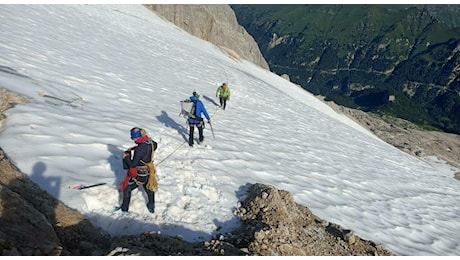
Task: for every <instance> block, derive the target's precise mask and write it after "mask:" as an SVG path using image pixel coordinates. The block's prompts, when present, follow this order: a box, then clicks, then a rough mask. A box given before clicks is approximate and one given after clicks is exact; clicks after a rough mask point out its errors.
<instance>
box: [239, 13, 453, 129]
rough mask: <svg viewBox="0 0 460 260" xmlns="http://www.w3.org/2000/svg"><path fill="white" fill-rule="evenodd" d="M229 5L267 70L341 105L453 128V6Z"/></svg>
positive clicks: (422, 123)
mask: <svg viewBox="0 0 460 260" xmlns="http://www.w3.org/2000/svg"><path fill="white" fill-rule="evenodd" d="M231 7H232V9H233V10H234V11H235V14H236V16H237V19H238V22H239V23H240V24H241V25H242V26H243V27H245V29H246V30H247V31H248V32H249V33H250V34H251V35H252V36H253V37H254V39H255V40H256V41H257V43H258V45H259V48H260V50H261V52H262V54H263V55H264V57H265V59H266V60H267V62H268V63H269V66H270V69H271V70H272V71H273V72H275V73H277V74H280V75H281V74H287V75H289V77H290V79H291V81H293V82H296V83H298V84H300V85H302V87H304V88H305V89H307V90H308V91H310V92H312V93H314V94H320V95H323V96H325V97H326V100H333V101H335V102H336V103H338V104H340V105H344V106H347V107H351V108H358V109H361V110H363V111H373V112H377V113H382V114H388V115H393V116H396V117H400V118H403V119H407V120H410V121H412V122H414V123H417V124H419V125H422V126H425V127H427V128H433V127H434V128H437V129H441V130H443V131H446V132H453V133H457V134H459V133H460V116H459V115H460V75H459V71H460V56H459V49H460V44H459V43H460V29H459V28H458V27H456V26H457V25H458V18H457V17H459V16H458V15H457V14H458V13H459V8H458V6H447V5H231Z"/></svg>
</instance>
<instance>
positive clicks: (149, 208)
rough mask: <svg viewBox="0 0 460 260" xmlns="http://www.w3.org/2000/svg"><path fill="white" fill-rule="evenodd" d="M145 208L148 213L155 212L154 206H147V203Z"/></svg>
mask: <svg viewBox="0 0 460 260" xmlns="http://www.w3.org/2000/svg"><path fill="white" fill-rule="evenodd" d="M147 209H148V210H149V212H150V213H155V206H153V207H149V206H148V205H147Z"/></svg>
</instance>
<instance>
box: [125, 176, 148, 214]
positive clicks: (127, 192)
mask: <svg viewBox="0 0 460 260" xmlns="http://www.w3.org/2000/svg"><path fill="white" fill-rule="evenodd" d="M147 182H148V178H147V181H145V182H144V185H143V187H144V190H145V192H146V193H147V197H148V200H149V201H148V203H147V208H148V209H149V211H150V212H153V211H155V192H153V191H151V190H148V189H147ZM138 187H139V185H137V183H136V182H135V181H134V180H132V179H131V180H130V181H129V184H128V187H126V189H124V190H123V203H122V204H121V210H122V211H128V209H129V202H130V201H131V192H132V191H133V190H135V189H137V188H138Z"/></svg>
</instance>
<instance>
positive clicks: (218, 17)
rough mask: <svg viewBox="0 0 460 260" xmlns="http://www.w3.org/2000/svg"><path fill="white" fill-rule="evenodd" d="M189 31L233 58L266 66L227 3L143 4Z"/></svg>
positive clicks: (252, 39)
mask: <svg viewBox="0 0 460 260" xmlns="http://www.w3.org/2000/svg"><path fill="white" fill-rule="evenodd" d="M144 6H145V7H147V8H148V9H150V10H152V11H154V12H156V13H157V14H158V15H160V16H162V17H164V18H165V19H167V20H169V21H170V22H172V23H174V24H175V25H177V26H178V27H180V28H182V29H183V30H185V31H187V32H188V33H190V34H192V35H194V36H196V37H198V38H201V39H203V40H206V41H209V42H211V43H213V44H214V45H216V46H219V47H220V48H222V49H223V50H225V51H227V52H228V53H229V55H231V56H233V57H235V58H241V59H245V60H247V61H250V62H252V63H254V64H257V65H259V66H260V67H262V68H264V69H269V66H268V64H267V62H266V61H265V59H264V57H263V56H262V53H261V52H260V50H259V46H258V45H257V43H256V42H255V40H254V38H252V36H251V35H249V33H248V32H246V30H245V29H244V28H243V27H242V26H240V25H239V24H238V22H237V20H236V16H235V13H234V12H233V10H232V9H231V8H230V6H228V5H174V4H166V5H156V4H151V5H144Z"/></svg>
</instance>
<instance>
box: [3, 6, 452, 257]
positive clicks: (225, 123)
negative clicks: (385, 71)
mask: <svg viewBox="0 0 460 260" xmlns="http://www.w3.org/2000/svg"><path fill="white" fill-rule="evenodd" d="M0 19H1V20H2V30H1V31H0V38H1V39H2V42H1V45H0V46H1V52H2V55H0V64H2V67H1V68H2V70H1V71H0V75H1V76H0V85H2V86H3V87H4V88H6V89H8V90H10V91H14V92H16V93H19V94H20V95H21V96H23V97H25V98H27V100H28V103H27V104H24V105H17V106H15V107H13V108H11V109H9V110H8V111H6V112H5V115H6V119H5V120H4V121H3V122H2V123H3V128H2V133H1V135H0V143H1V146H2V148H3V149H4V151H5V153H6V154H7V156H8V158H10V160H11V161H12V162H14V163H15V165H16V166H17V167H18V169H20V170H21V171H22V172H24V173H25V174H26V175H27V176H29V178H30V179H31V180H32V181H34V182H35V183H37V184H39V185H40V187H42V188H43V189H45V190H46V191H47V192H48V193H49V194H51V195H52V196H54V197H56V198H58V199H59V200H61V201H62V202H64V203H65V204H66V205H68V206H69V207H70V208H73V209H76V210H78V211H79V212H81V213H82V214H83V215H84V216H85V217H86V218H88V219H89V220H90V221H91V222H92V223H93V224H94V225H95V226H96V227H98V228H100V229H101V230H104V232H107V233H108V234H110V235H111V236H114V237H119V236H124V235H132V234H139V233H143V232H152V231H154V232H161V233H162V234H167V235H171V236H175V235H180V236H181V237H182V238H183V239H184V240H186V241H192V242H195V241H203V240H206V239H209V238H211V237H213V236H216V235H217V234H226V233H228V232H230V231H232V230H234V229H235V228H236V227H239V226H240V225H241V222H240V219H239V217H238V216H237V214H236V212H235V210H236V209H238V208H240V206H241V205H240V201H242V200H243V199H244V196H245V194H246V193H247V191H248V189H249V187H251V186H252V185H253V184H256V183H265V184H268V185H276V187H277V188H278V189H280V190H285V191H287V192H289V193H291V194H292V196H293V198H294V199H295V201H297V202H298V203H299V204H301V205H303V206H307V205H308V207H309V209H311V211H312V213H314V214H315V215H317V216H318V217H320V218H322V219H328V221H330V222H332V223H337V224H339V225H342V226H344V227H346V228H347V229H350V230H353V231H355V232H356V234H357V235H359V236H360V237H362V238H363V239H366V240H371V241H375V243H379V244H382V245H384V246H385V247H386V248H388V249H389V250H390V251H392V252H395V253H396V254H400V255H411V254H414V255H420V254H434V255H445V254H449V255H455V254H456V253H457V252H458V250H459V248H458V245H457V244H456V243H454V242H453V241H456V240H457V237H458V236H457V234H458V232H459V228H460V227H459V226H458V222H457V216H458V214H457V213H458V210H459V208H458V207H459V206H458V205H457V204H458V203H456V202H457V199H458V196H459V189H458V183H457V182H452V174H453V173H452V170H451V169H450V168H448V167H447V166H446V165H445V164H443V163H441V162H438V161H436V160H432V159H430V158H427V162H429V163H427V162H424V161H420V160H419V159H417V158H414V157H413V156H410V155H408V154H405V153H403V152H401V151H399V150H398V149H395V148H394V147H392V146H390V145H388V144H386V143H384V142H383V141H381V140H380V139H378V138H376V137H375V136H374V135H373V134H371V133H370V132H369V131H367V130H365V129H364V128H363V127H361V126H359V125H358V124H356V123H355V122H353V121H352V120H350V119H349V118H347V117H345V116H343V115H341V114H338V113H336V112H334V111H333V110H332V109H331V108H330V107H328V106H327V105H325V104H324V103H323V102H322V101H320V100H318V99H317V98H316V97H315V96H313V95H312V94H310V93H308V92H306V91H305V90H304V89H302V88H299V87H298V86H296V85H294V84H292V83H290V82H288V81H286V80H285V79H283V78H281V77H278V76H277V75H275V74H273V73H270V72H268V71H267V70H264V69H262V68H260V67H259V66H256V65H254V64H252V63H250V62H247V61H244V60H235V59H234V58H233V57H230V56H228V54H227V53H226V52H223V51H222V50H220V49H219V48H217V47H216V46H214V45H212V44H210V43H209V42H206V41H203V40H200V39H198V38H196V37H193V36H191V35H190V34H188V33H185V32H184V31H183V30H180V29H178V28H177V26H175V25H173V24H171V23H169V22H166V21H165V20H164V19H161V18H159V17H158V16H156V15H154V13H152V12H151V11H149V10H147V9H146V8H144V7H142V6H139V5H25V6H24V5H5V6H2V9H0ZM224 81H225V82H227V83H229V86H230V88H231V89H232V98H231V101H230V103H229V104H228V107H227V109H226V110H225V111H222V110H218V108H217V107H216V106H217V100H216V99H215V98H214V95H215V90H216V88H217V85H218V84H220V83H222V82H224ZM193 90H198V91H199V92H201V94H202V100H203V101H204V103H205V105H206V107H207V108H208V111H209V112H210V114H211V117H212V122H213V123H212V127H213V128H212V129H213V131H214V134H215V138H214V136H213V135H212V132H211V128H210V126H209V125H207V127H206V129H205V144H206V145H207V146H206V147H202V146H201V147H198V146H197V147H196V149H195V148H193V149H190V148H189V147H188V146H187V145H184V144H185V143H186V141H187V134H188V129H187V125H186V124H185V122H184V121H185V120H184V119H183V118H180V117H178V116H177V115H178V113H179V101H180V100H183V99H185V98H187V97H189V96H190V95H191V93H192V92H193ZM267 104H268V105H267ZM134 126H139V127H143V128H145V129H147V130H148V133H149V135H151V136H152V137H153V138H154V139H155V140H157V141H158V143H159V148H158V150H157V152H156V154H155V163H156V166H157V175H158V180H159V183H160V188H159V190H158V191H157V193H156V198H155V199H156V213H155V214H153V215H152V214H150V213H149V212H148V210H147V209H146V206H145V198H144V197H143V193H142V192H141V191H139V192H135V193H134V194H133V197H132V202H131V205H130V210H129V211H130V212H129V214H128V215H127V216H126V215H122V214H117V213H116V212H115V213H114V212H113V207H114V206H115V205H118V203H119V193H118V191H117V185H118V184H119V182H120V181H121V180H122V179H123V177H124V175H125V174H126V171H125V170H123V168H122V165H121V163H120V155H121V153H122V151H124V150H125V149H126V148H127V147H130V146H132V145H133V143H132V140H130V138H129V129H131V128H132V127H134ZM99 182H105V183H107V184H106V185H104V186H98V187H95V188H92V189H87V190H83V191H78V190H71V189H68V188H67V187H68V186H69V185H75V184H80V183H84V184H92V183H99ZM440 208H442V209H443V210H442V211H440ZM357 220H359V221H357ZM433 220H436V221H433ZM408 231H410V232H408ZM413 233H416V234H419V235H418V236H415V237H414V236H413V235H412V234H413ZM408 241H409V242H408Z"/></svg>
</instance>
